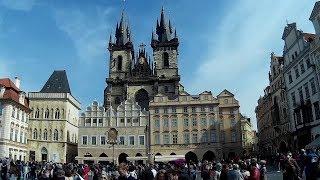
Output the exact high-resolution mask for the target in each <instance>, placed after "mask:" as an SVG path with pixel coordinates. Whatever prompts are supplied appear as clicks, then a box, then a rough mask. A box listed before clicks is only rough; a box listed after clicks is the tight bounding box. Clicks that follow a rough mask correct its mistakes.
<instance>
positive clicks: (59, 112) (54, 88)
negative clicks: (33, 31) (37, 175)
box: [28, 71, 80, 163]
mask: <svg viewBox="0 0 320 180" xmlns="http://www.w3.org/2000/svg"><path fill="white" fill-rule="evenodd" d="M28 97H29V99H30V108H31V109H32V113H31V115H30V121H29V138H28V146H29V149H30V151H29V160H30V161H52V162H61V163H66V162H71V161H73V160H74V158H75V156H76V155H77V143H78V118H79V110H80V103H79V102H78V101H77V100H76V99H75V98H74V97H73V96H72V94H71V91H70V87H69V83H68V79H67V75H66V72H65V71H54V72H53V74H52V75H51V76H50V78H49V79H48V81H47V82H46V84H45V85H44V86H43V88H42V89H41V91H40V92H30V93H29V94H28Z"/></svg>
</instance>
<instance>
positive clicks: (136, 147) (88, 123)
mask: <svg viewBox="0 0 320 180" xmlns="http://www.w3.org/2000/svg"><path fill="white" fill-rule="evenodd" d="M147 122H148V112H147V111H145V110H141V107H140V106H139V105H138V104H137V103H136V102H134V101H131V100H126V101H124V102H122V103H121V104H120V105H119V106H118V107H117V109H116V110H115V109H112V107H111V108H109V109H105V108H104V107H103V106H102V105H99V104H98V102H96V101H94V102H93V103H92V104H91V106H89V107H87V109H86V111H85V112H83V113H82V114H81V116H80V121H79V144H78V157H77V158H76V159H77V160H78V162H79V163H89V162H95V163H97V162H101V163H103V162H114V163H117V164H118V163H121V162H124V161H126V160H130V161H135V160H137V161H138V160H139V161H143V160H147V135H146V133H147V124H148V123H147ZM112 128H114V129H116V131H117V132H118V136H117V142H115V144H114V146H113V147H112V144H110V143H109V141H110V139H108V131H109V130H110V129H112ZM113 148H114V149H113Z"/></svg>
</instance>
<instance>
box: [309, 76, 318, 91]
mask: <svg viewBox="0 0 320 180" xmlns="http://www.w3.org/2000/svg"><path fill="white" fill-rule="evenodd" d="M310 85H311V92H312V95H314V94H316V93H317V88H316V84H315V82H314V78H312V79H310Z"/></svg>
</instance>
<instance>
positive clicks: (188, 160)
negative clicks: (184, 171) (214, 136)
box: [185, 151, 198, 163]
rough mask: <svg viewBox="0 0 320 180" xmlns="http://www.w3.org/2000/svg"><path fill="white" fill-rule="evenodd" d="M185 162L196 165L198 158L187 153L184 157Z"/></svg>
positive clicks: (193, 154) (191, 153)
mask: <svg viewBox="0 0 320 180" xmlns="http://www.w3.org/2000/svg"><path fill="white" fill-rule="evenodd" d="M185 158H186V161H187V162H193V163H198V157H197V155H196V154H195V153H194V152H191V151H189V152H188V153H187V154H186V155H185Z"/></svg>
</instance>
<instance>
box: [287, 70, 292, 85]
mask: <svg viewBox="0 0 320 180" xmlns="http://www.w3.org/2000/svg"><path fill="white" fill-rule="evenodd" d="M288 78H289V84H290V83H292V75H291V72H289V73H288Z"/></svg>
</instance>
